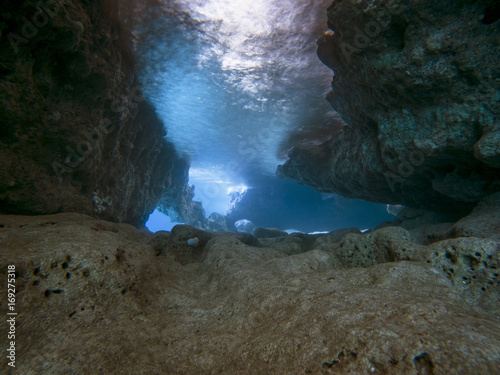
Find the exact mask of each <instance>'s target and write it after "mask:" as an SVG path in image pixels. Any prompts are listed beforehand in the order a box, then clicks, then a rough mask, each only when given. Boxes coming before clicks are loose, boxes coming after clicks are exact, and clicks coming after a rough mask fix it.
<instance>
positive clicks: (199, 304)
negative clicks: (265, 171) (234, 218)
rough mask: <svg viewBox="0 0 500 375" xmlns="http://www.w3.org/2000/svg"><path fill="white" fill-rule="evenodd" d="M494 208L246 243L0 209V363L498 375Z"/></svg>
mask: <svg viewBox="0 0 500 375" xmlns="http://www.w3.org/2000/svg"><path fill="white" fill-rule="evenodd" d="M499 205H500V195H498V194H497V195H496V196H495V195H494V196H490V197H487V198H486V199H485V200H484V201H482V202H481V203H480V204H478V206H477V207H476V208H475V209H474V211H473V213H472V214H471V215H470V216H467V217H466V218H463V219H462V220H460V221H458V222H453V221H446V220H448V218H446V217H438V216H436V215H435V214H433V213H430V212H427V211H424V210H415V209H413V210H409V209H407V210H405V211H403V212H401V214H400V215H399V216H398V219H397V222H396V226H395V225H394V224H393V225H391V226H387V225H385V226H384V227H381V228H379V229H377V230H374V231H371V232H369V233H361V232H360V231H359V230H356V229H354V228H352V229H347V230H341V231H335V232H332V233H329V234H327V235H316V236H311V235H303V234H292V235H289V236H283V237H279V238H260V239H257V238H255V237H253V236H251V235H249V234H247V233H240V234H228V233H209V232H204V231H201V230H199V229H196V228H193V227H189V226H177V227H174V228H173V230H172V232H170V233H169V232H158V233H156V234H151V233H143V232H140V231H138V230H137V229H135V228H133V227H132V226H130V225H127V224H115V223H110V222H106V221H103V220H98V219H95V218H91V217H89V216H86V215H82V214H76V213H64V214H57V215H46V216H37V217H27V216H15V215H0V247H1V248H2V252H1V253H0V270H1V271H0V274H1V277H2V280H7V273H8V269H9V266H10V268H11V269H12V266H14V269H12V275H13V278H15V288H16V294H15V312H17V314H18V315H17V316H16V323H15V328H14V331H15V340H14V341H15V345H14V356H15V358H14V359H15V361H16V363H15V364H16V368H15V371H12V372H9V371H8V370H9V367H8V365H7V363H6V359H5V357H4V359H3V361H2V362H0V372H1V373H5V374H9V373H12V374H18V373H22V374H25V375H30V374H37V375H38V374H56V373H57V374H65V373H79V374H97V373H103V374H122V373H123V374H124V373H127V374H128V373H133V374H200V373H206V374H304V373H310V374H346V373H352V374H373V373H375V374H378V373H380V374H436V375H437V374H450V373H452V374H497V373H498V368H500V329H499V325H498V319H499V317H500V315H499V314H500V306H499V304H498V300H499V298H500V287H499V285H500V277H499V267H500V259H499V249H500V247H499V242H498V241H499V239H500V237H499V235H500V215H499V214H498V212H499V211H498V207H499ZM485 222H487V223H488V225H487V226H485V225H484V223H485ZM195 237H196V238H198V241H197V245H196V246H188V245H187V240H188V239H190V238H195ZM0 293H1V295H2V296H6V295H7V288H6V283H5V282H2V283H0ZM6 305H7V304H5V306H6ZM0 325H1V326H2V327H4V328H2V332H7V326H8V324H7V321H6V319H2V323H0ZM8 327H9V329H10V325H9V326H8ZM2 342H4V341H2ZM4 349H7V347H4Z"/></svg>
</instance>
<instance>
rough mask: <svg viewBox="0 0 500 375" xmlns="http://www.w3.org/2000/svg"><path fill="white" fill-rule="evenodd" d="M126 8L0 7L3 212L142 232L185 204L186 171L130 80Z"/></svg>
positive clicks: (108, 4)
mask: <svg viewBox="0 0 500 375" xmlns="http://www.w3.org/2000/svg"><path fill="white" fill-rule="evenodd" d="M121 6H123V4H122V3H119V2H117V1H114V0H106V1H90V2H82V1H55V0H44V1H41V2H39V1H23V2H2V5H1V6H0V15H1V22H0V33H1V40H0V112H1V113H2V115H1V116H0V159H1V160H2V162H1V164H0V212H3V213H18V214H19V213H22V214H47V213H57V212H80V213H85V214H89V215H92V216H96V217H99V218H103V219H106V220H111V221H116V222H126V223H131V224H134V225H141V224H143V223H144V221H145V220H146V219H147V217H148V215H149V214H150V213H151V212H152V211H153V209H154V208H155V206H156V204H157V202H158V200H159V199H160V198H161V197H162V196H164V197H168V199H167V200H169V201H181V198H182V194H184V195H185V191H186V189H187V188H186V186H187V185H186V184H187V169H188V167H189V166H188V164H187V163H186V162H185V161H183V160H181V159H180V158H179V156H178V155H177V154H176V152H175V150H174V148H173V146H172V145H171V144H169V143H167V142H166V141H165V140H164V139H163V136H164V135H165V131H164V128H163V124H162V123H161V121H160V120H159V119H158V118H157V116H156V113H155V111H154V109H153V108H152V107H151V106H150V105H149V104H147V102H146V101H144V100H143V98H142V96H141V90H140V85H139V83H138V81H137V79H136V72H135V71H134V61H133V58H132V56H131V48H130V46H129V44H130V43H129V40H130V36H129V35H128V30H126V29H125V28H124V27H123V24H122V23H121V21H122V20H123V17H125V16H126V14H125V13H124V12H125V11H127V12H129V11H130V9H129V8H127V9H125V10H124V9H122V8H121Z"/></svg>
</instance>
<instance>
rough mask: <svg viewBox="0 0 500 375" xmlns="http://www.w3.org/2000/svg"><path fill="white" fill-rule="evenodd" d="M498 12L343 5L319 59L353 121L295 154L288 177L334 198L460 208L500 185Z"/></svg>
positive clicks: (350, 0)
mask: <svg viewBox="0 0 500 375" xmlns="http://www.w3.org/2000/svg"><path fill="white" fill-rule="evenodd" d="M495 9H496V8H495V6H493V5H492V2H488V1H469V2H461V3H457V2H456V1H451V0H446V1H440V2H439V3H436V2H435V1H431V0H425V1H418V2H405V3H401V2H394V1H390V0H384V1H379V2H377V3H376V4H375V3H373V2H372V1H368V0H363V1H357V0H356V1H355V0H346V1H341V2H339V1H337V2H334V3H333V4H332V6H331V7H330V8H329V10H328V24H329V27H330V28H331V29H332V30H333V33H327V34H325V35H324V36H323V37H322V38H320V40H319V41H318V55H319V57H320V58H321V59H322V61H323V62H324V63H325V64H326V65H328V66H329V67H330V68H332V69H333V71H334V78H333V82H332V92H331V93H330V94H329V95H328V101H329V102H330V104H331V105H332V107H333V108H334V109H335V110H336V111H338V112H339V114H340V115H341V117H342V119H343V120H344V121H345V123H346V124H347V126H345V127H343V128H342V129H341V131H339V132H338V134H336V135H333V136H331V137H328V138H325V141H324V142H323V143H321V144H319V145H312V144H308V145H305V146H298V147H295V148H294V149H292V150H291V151H290V153H289V154H288V158H289V159H288V161H287V162H286V163H285V164H284V165H282V166H280V167H279V169H278V175H280V176H281V177H285V178H293V179H295V180H297V181H299V182H300V183H302V184H307V185H311V186H313V187H314V188H316V189H317V190H319V191H321V192H325V193H333V192H336V193H339V194H342V195H344V196H346V197H350V198H361V199H366V200H370V201H375V202H382V203H390V204H403V205H405V206H409V207H441V208H445V209H449V210H453V209H455V210H456V211H459V212H461V213H466V212H467V210H470V209H471V208H472V207H473V206H474V205H475V203H477V202H478V201H479V200H480V199H482V198H484V197H485V196H486V195H488V194H491V193H492V192H495V191H498V188H499V178H500V177H499V176H500V170H499V164H498V158H499V155H500V143H499V142H498V134H499V123H498V120H496V119H498V116H499V115H500V107H499V106H498V98H499V97H498V93H499V92H500V82H499V81H498V80H497V79H495V77H497V76H498V73H497V72H498V70H499V69H500V65H499V64H500V55H499V54H500V51H499V49H498V48H497V45H498V35H500V22H498V21H497V19H498V12H497V11H495ZM495 12H496V13H495ZM495 15H496V16H495ZM492 17H493V18H492ZM495 17H496V18H495ZM485 20H489V21H485Z"/></svg>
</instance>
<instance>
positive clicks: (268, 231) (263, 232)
mask: <svg viewBox="0 0 500 375" xmlns="http://www.w3.org/2000/svg"><path fill="white" fill-rule="evenodd" d="M252 234H253V235H254V236H255V237H257V238H275V237H286V236H288V233H287V232H285V231H284V230H281V229H278V228H263V227H256V228H254V229H253V230H252Z"/></svg>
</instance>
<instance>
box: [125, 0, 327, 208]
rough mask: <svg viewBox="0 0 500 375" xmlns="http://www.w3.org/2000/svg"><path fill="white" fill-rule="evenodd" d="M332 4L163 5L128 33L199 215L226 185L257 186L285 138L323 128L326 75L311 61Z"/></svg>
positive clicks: (222, 0) (217, 201) (215, 204)
mask: <svg viewBox="0 0 500 375" xmlns="http://www.w3.org/2000/svg"><path fill="white" fill-rule="evenodd" d="M330 3H331V0H321V1H311V0H308V1H300V0H289V1H281V0H253V1H247V0H245V1H242V0H191V1H183V2H180V1H168V0H164V3H163V4H162V5H161V6H158V7H155V8H149V9H148V10H147V11H146V13H144V15H143V21H142V23H141V24H140V25H138V26H137V27H136V29H135V31H134V34H135V37H136V45H135V50H136V54H137V56H138V58H139V63H140V68H141V71H142V76H141V80H142V83H143V86H144V89H145V94H146V97H147V98H148V100H150V101H151V102H152V104H153V105H154V106H155V108H156V109H157V112H158V114H159V116H160V117H161V119H162V120H163V121H164V124H165V126H166V129H167V132H168V134H167V138H168V139H169V140H171V141H172V142H173V143H174V144H175V145H176V147H177V149H178V150H179V151H180V152H181V153H183V154H186V155H188V156H189V158H190V161H191V170H190V183H192V184H194V185H195V186H196V196H195V199H196V200H201V201H202V202H203V205H204V207H205V210H206V212H207V214H209V213H211V212H213V211H216V212H220V213H224V212H225V210H226V209H227V208H228V206H227V192H228V189H230V188H231V187H234V186H239V185H245V186H248V187H255V186H254V185H255V182H254V181H255V180H256V178H255V177H258V176H259V175H274V173H275V170H276V167H277V165H278V164H280V163H281V162H283V161H284V156H286V147H289V145H287V146H286V147H285V146H283V142H284V140H285V139H286V138H287V136H288V135H290V134H291V133H293V132H295V131H297V130H300V129H302V128H305V127H310V126H316V125H317V124H321V126H324V124H325V123H328V121H329V120H330V118H331V117H332V113H333V111H332V110H331V107H330V106H329V105H328V103H327V102H326V100H325V95H326V93H327V91H328V90H329V87H330V80H331V77H332V72H331V71H330V70H329V69H328V68H327V67H326V66H324V65H323V64H322V63H321V62H320V61H319V59H318V57H317V55H316V40H317V38H318V37H319V36H320V35H321V34H322V33H324V32H325V31H326V30H327V27H326V9H327V7H328V6H329V5H330Z"/></svg>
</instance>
